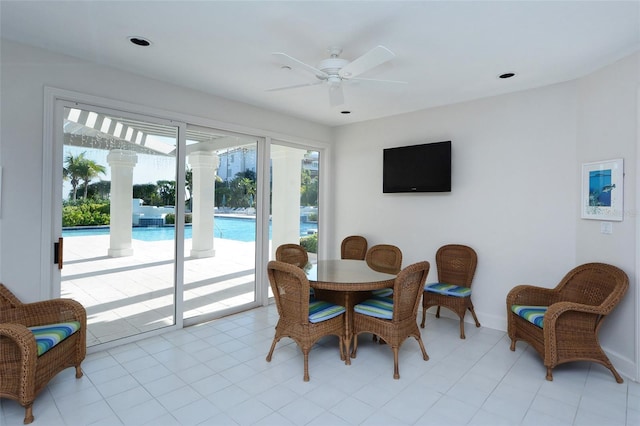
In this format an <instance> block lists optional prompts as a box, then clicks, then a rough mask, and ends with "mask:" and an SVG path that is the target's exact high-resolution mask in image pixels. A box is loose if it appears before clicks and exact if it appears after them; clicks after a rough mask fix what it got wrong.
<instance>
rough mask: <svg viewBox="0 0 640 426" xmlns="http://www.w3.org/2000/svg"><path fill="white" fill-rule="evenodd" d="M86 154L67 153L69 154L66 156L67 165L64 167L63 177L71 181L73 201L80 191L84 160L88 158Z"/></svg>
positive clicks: (65, 163)
mask: <svg viewBox="0 0 640 426" xmlns="http://www.w3.org/2000/svg"><path fill="white" fill-rule="evenodd" d="M84 155H85V153H84V152H81V153H80V154H78V155H77V156H74V155H73V154H71V153H67V156H66V157H65V158H64V165H65V166H64V167H63V168H62V177H63V179H64V180H69V181H70V183H71V190H72V192H73V201H75V200H76V195H77V192H78V184H79V183H80V179H81V174H82V163H83V162H84V160H86V158H85V157H84Z"/></svg>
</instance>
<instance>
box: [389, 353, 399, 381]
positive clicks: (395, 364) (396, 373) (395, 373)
mask: <svg viewBox="0 0 640 426" xmlns="http://www.w3.org/2000/svg"><path fill="white" fill-rule="evenodd" d="M391 349H393V378H394V379H396V380H397V379H399V378H400V372H399V371H398V349H399V348H398V347H397V346H394V347H392V348H391Z"/></svg>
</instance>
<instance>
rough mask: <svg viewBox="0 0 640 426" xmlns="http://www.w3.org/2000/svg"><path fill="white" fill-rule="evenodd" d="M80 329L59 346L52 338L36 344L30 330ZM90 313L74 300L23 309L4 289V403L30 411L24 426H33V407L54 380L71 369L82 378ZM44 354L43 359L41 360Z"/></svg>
mask: <svg viewBox="0 0 640 426" xmlns="http://www.w3.org/2000/svg"><path fill="white" fill-rule="evenodd" d="M72 321H73V322H75V323H74V324H75V326H77V324H78V323H79V329H78V330H77V331H75V332H73V334H71V335H70V336H68V337H66V338H64V339H63V340H62V341H60V342H59V343H57V344H55V346H53V347H51V348H50V349H48V350H46V351H45V352H44V353H42V352H43V351H44V350H45V349H44V348H43V346H46V347H48V346H49V345H47V344H51V342H49V341H48V340H49V338H48V336H44V339H42V340H41V339H40V338H38V340H37V339H36V335H35V334H34V333H37V332H36V331H35V329H29V328H27V327H36V326H45V325H52V324H59V323H68V322H72ZM86 330H87V313H86V311H85V309H84V308H83V307H82V305H81V304H80V303H78V302H76V301H73V300H70V299H53V300H46V301H42V302H35V303H22V302H20V300H18V298H17V297H16V296H14V295H13V293H11V292H10V291H9V289H7V288H6V287H5V286H4V285H2V284H0V397H1V398H9V399H13V400H15V401H17V402H18V403H19V404H20V405H22V406H23V407H24V408H25V417H24V423H25V424H27V423H31V422H32V421H33V419H34V417H33V402H34V400H35V398H36V395H38V393H40V391H42V390H43V389H44V388H45V386H46V385H47V383H48V382H49V380H51V379H52V378H53V377H54V376H55V375H56V374H58V373H59V372H60V371H62V370H64V369H65V368H68V367H75V368H76V378H80V377H82V369H81V367H80V363H81V362H82V361H83V360H84V357H85V355H86V348H87V347H86ZM39 353H41V354H40V355H39Z"/></svg>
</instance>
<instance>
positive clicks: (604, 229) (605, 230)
mask: <svg viewBox="0 0 640 426" xmlns="http://www.w3.org/2000/svg"><path fill="white" fill-rule="evenodd" d="M600 233H601V234H613V223H611V222H600Z"/></svg>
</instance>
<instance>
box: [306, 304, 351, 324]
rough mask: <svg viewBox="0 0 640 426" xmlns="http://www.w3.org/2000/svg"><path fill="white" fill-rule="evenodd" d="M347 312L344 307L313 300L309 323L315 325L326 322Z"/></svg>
mask: <svg viewBox="0 0 640 426" xmlns="http://www.w3.org/2000/svg"><path fill="white" fill-rule="evenodd" d="M345 311H346V309H345V308H344V306H340V305H334V304H333V303H329V302H325V301H322V300H315V299H313V301H311V300H310V301H309V322H310V323H313V324H315V323H317V322H321V321H326V320H328V319H331V318H334V317H337V316H338V315H341V314H343V313H344V312H345Z"/></svg>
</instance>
